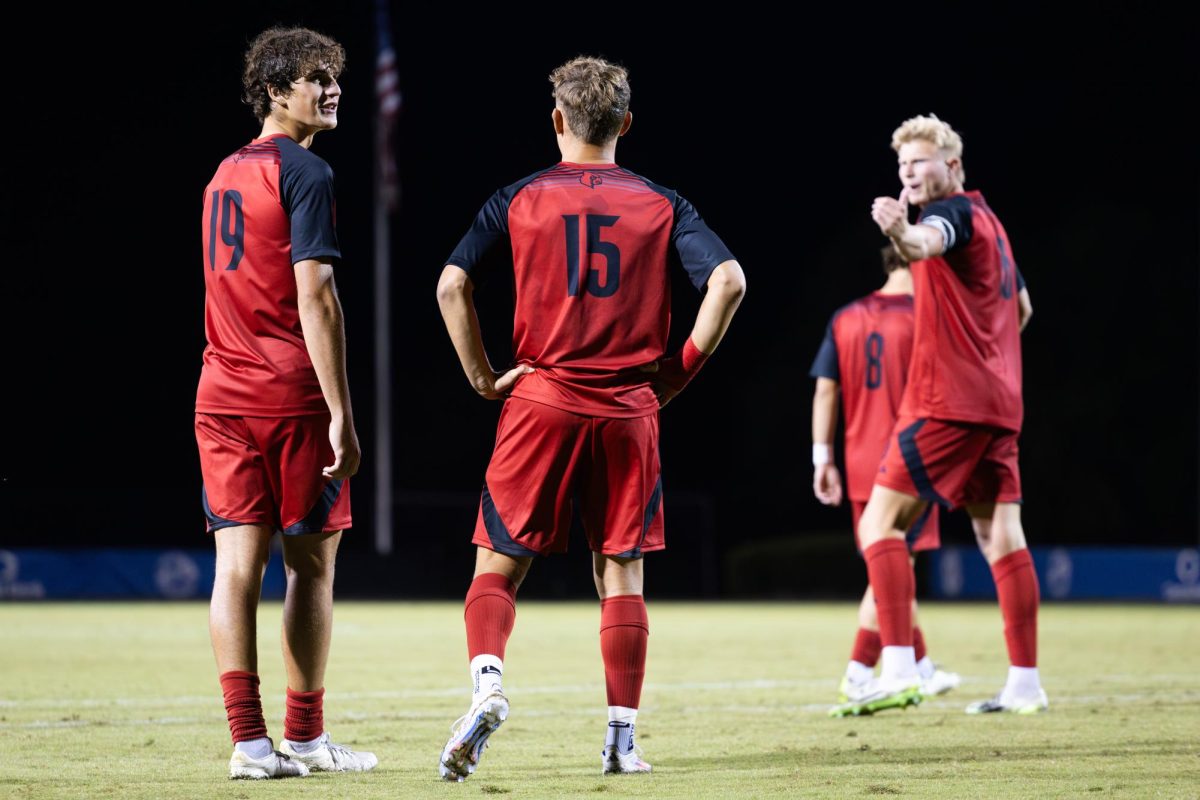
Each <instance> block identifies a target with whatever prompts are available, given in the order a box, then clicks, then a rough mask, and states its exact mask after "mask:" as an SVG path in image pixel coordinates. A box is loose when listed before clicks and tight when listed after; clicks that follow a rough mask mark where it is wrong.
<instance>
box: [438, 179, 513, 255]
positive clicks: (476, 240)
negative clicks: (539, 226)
mask: <svg viewBox="0 0 1200 800" xmlns="http://www.w3.org/2000/svg"><path fill="white" fill-rule="evenodd" d="M509 200H511V198H509ZM508 202H509V201H508V200H506V199H505V198H504V190H503V189H501V190H500V191H498V192H496V193H495V194H493V195H492V196H491V197H490V198H488V201H487V202H486V203H484V204H483V208H481V209H479V213H478V214H476V215H475V221H474V222H472V223H471V227H470V229H468V230H467V233H466V235H465V236H463V238H462V240H460V241H459V243H458V247H455V248H454V252H453V253H451V254H450V258H448V259H446V264H453V265H454V266H456V267H462V269H464V270H465V271H466V273H467V274H468V275H471V274H475V273H477V270H478V268H479V265H480V263H481V262H482V261H483V258H484V256H486V255H487V254H488V251H489V250H491V249H492V247H493V246H494V245H495V244H496V243H497V242H501V241H508Z"/></svg>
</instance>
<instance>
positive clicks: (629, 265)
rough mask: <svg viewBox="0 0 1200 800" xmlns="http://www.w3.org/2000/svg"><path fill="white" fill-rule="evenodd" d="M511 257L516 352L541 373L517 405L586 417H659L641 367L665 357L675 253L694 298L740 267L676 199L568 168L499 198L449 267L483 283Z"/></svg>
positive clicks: (639, 181)
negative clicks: (484, 274) (718, 275)
mask: <svg viewBox="0 0 1200 800" xmlns="http://www.w3.org/2000/svg"><path fill="white" fill-rule="evenodd" d="M504 241H506V242H507V243H509V244H511V247H512V261H513V274H514V278H515V283H516V307H515V309H514V315H515V316H514V324H513V353H514V354H515V357H516V361H517V363H519V364H528V365H530V366H532V367H533V368H534V370H535V371H534V372H533V373H531V374H528V375H526V376H524V377H523V378H521V379H520V380H519V381H518V382H517V384H516V387H515V388H514V390H513V392H512V396H513V397H519V398H523V399H526V400H532V401H535V402H538V403H543V404H546V405H550V406H554V407H556V408H560V409H563V410H565V411H571V412H574V413H576V414H583V415H587V416H599V417H640V416H645V415H647V414H653V413H655V412H656V411H657V410H658V401H657V399H656V398H655V396H654V392H653V391H652V390H651V388H650V385H649V381H648V380H647V376H646V375H645V374H644V373H642V372H640V371H638V369H637V368H638V367H639V366H640V365H643V364H647V363H649V362H651V361H654V360H656V359H659V358H661V357H662V356H663V354H664V351H665V349H666V345H667V332H668V328H669V326H670V320H671V315H670V302H671V293H670V282H669V278H670V276H669V274H668V270H667V246H668V244H670V243H673V244H674V245H675V248H676V250H677V251H678V252H679V256H680V259H681V261H682V262H683V266H684V269H686V270H687V273H688V276H689V277H690V278H691V281H692V283H693V284H695V286H696V288H698V289H700V288H703V287H704V286H705V285H706V284H707V282H708V278H709V275H711V274H712V271H713V270H714V269H715V268H716V267H717V266H718V265H720V264H721V263H722V262H724V261H729V260H732V258H733V256H732V255H731V254H730V252H729V250H728V249H726V247H725V245H724V244H723V243H722V242H721V240H720V239H719V238H717V236H716V234H714V233H713V232H712V231H711V230H710V229H709V228H708V226H707V225H706V224H705V223H704V220H702V219H701V218H700V215H699V214H697V213H696V210H695V208H693V207H692V204H691V203H689V202H688V201H687V200H684V199H683V198H682V197H680V196H679V195H678V194H676V193H675V192H674V191H671V190H670V189H665V188H663V187H661V186H658V185H656V184H654V183H651V182H650V181H648V180H646V179H645V178H643V177H641V176H639V175H635V174H634V173H632V172H630V171H629V170H626V169H623V168H621V167H618V166H617V165H616V164H572V163H567V162H562V163H559V164H557V165H555V166H553V167H551V168H549V169H546V170H542V171H541V172H537V173H534V174H533V175H530V176H529V177H527V178H524V179H523V180H521V181H518V182H517V183H514V184H512V185H511V186H508V187H506V188H504V189H501V190H500V191H498V192H496V193H495V194H494V195H492V197H491V199H490V200H488V202H487V203H486V204H485V205H484V207H483V209H482V210H481V211H480V212H479V214H478V215H477V216H476V218H475V222H474V224H473V225H472V226H471V229H470V230H469V231H468V232H467V234H466V235H465V236H464V237H463V239H462V241H461V242H459V244H458V247H456V248H455V250H454V253H453V254H452V255H451V256H450V258H449V259H447V261H446V263H447V264H453V265H454V266H457V267H460V268H461V269H463V270H465V271H466V272H467V274H468V275H470V276H471V278H472V279H473V280H475V281H478V279H479V277H480V272H481V262H482V261H483V259H484V256H485V255H486V253H487V252H488V251H489V250H490V249H491V248H492V246H493V245H496V244H498V243H500V242H504Z"/></svg>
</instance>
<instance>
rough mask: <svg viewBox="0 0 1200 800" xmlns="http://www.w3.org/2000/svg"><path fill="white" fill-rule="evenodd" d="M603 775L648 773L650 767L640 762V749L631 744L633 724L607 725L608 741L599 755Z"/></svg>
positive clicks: (611, 723)
mask: <svg viewBox="0 0 1200 800" xmlns="http://www.w3.org/2000/svg"><path fill="white" fill-rule="evenodd" d="M600 763H601V764H602V765H603V774H605V775H627V774H634V773H638V772H649V771H650V770H651V767H650V765H649V764H647V763H646V762H645V761H643V760H642V748H640V747H638V746H637V745H636V744H634V743H633V723H629V722H610V723H608V740H607V741H606V742H605V744H604V750H603V751H602V752H601V753H600Z"/></svg>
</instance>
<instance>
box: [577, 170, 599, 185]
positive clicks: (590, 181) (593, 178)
mask: <svg viewBox="0 0 1200 800" xmlns="http://www.w3.org/2000/svg"><path fill="white" fill-rule="evenodd" d="M579 182H580V183H582V184H583V185H584V186H586V187H588V188H589V189H595V188H596V187H597V186H599V185H600V184H602V183H604V178H603V177H602V176H601V175H597V174H596V173H595V172H585V173H583V174H582V175H580V176H579Z"/></svg>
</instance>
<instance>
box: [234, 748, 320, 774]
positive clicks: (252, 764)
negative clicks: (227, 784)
mask: <svg viewBox="0 0 1200 800" xmlns="http://www.w3.org/2000/svg"><path fill="white" fill-rule="evenodd" d="M271 746H272V747H274V743H272V745H271ZM307 776H308V767H307V766H305V765H304V764H302V763H300V762H299V761H294V760H293V759H292V758H291V757H290V756H288V755H287V754H286V753H281V752H279V751H278V750H272V751H271V752H270V753H268V754H267V755H265V756H263V757H262V758H251V757H250V755H249V754H248V753H244V752H242V751H241V750H238V749H236V748H235V749H234V751H233V755H232V756H230V758H229V778H230V780H252V781H261V780H265V779H267V778H305V777H307Z"/></svg>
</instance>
